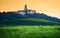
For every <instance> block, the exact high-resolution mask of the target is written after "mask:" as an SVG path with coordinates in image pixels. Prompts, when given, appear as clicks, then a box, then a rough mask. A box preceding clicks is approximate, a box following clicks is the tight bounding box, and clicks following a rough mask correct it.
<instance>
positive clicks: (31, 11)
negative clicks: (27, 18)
mask: <svg viewBox="0 0 60 38" xmlns="http://www.w3.org/2000/svg"><path fill="white" fill-rule="evenodd" d="M18 13H19V14H22V15H25V14H33V13H36V11H35V10H30V9H28V8H27V5H25V7H24V10H18Z"/></svg>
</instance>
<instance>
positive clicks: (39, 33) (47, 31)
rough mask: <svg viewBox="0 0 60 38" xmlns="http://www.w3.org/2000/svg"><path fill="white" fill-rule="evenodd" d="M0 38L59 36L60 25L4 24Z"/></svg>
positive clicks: (47, 37) (52, 37) (0, 29)
mask: <svg viewBox="0 0 60 38" xmlns="http://www.w3.org/2000/svg"><path fill="white" fill-rule="evenodd" d="M0 38H60V26H13V27H12V26H8V27H6V26H5V27H0Z"/></svg>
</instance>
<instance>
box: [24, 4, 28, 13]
mask: <svg viewBox="0 0 60 38" xmlns="http://www.w3.org/2000/svg"><path fill="white" fill-rule="evenodd" d="M24 11H25V13H26V14H27V11H28V9H27V5H26V4H25V7H24Z"/></svg>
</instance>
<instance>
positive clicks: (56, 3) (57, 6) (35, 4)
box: [0, 0, 60, 18]
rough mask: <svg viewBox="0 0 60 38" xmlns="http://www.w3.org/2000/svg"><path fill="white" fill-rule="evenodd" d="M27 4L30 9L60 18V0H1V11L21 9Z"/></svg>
mask: <svg viewBox="0 0 60 38" xmlns="http://www.w3.org/2000/svg"><path fill="white" fill-rule="evenodd" d="M25 4H27V5H28V9H34V10H36V11H37V12H40V13H41V12H43V13H45V14H47V15H50V16H55V17H58V18H60V0H0V11H14V10H16V11H17V10H21V9H24V5H25Z"/></svg>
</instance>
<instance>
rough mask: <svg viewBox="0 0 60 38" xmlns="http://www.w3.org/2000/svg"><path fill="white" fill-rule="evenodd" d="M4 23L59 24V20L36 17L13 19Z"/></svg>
mask: <svg viewBox="0 0 60 38" xmlns="http://www.w3.org/2000/svg"><path fill="white" fill-rule="evenodd" d="M2 24H8V25H57V24H58V23H57V22H52V21H48V20H43V19H36V18H26V19H18V20H13V21H8V22H5V23H2Z"/></svg>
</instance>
